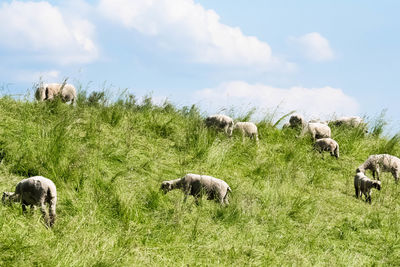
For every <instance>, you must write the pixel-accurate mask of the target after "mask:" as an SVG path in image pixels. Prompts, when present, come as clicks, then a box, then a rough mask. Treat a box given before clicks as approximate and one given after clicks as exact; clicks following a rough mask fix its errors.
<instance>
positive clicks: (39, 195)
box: [2, 176, 57, 226]
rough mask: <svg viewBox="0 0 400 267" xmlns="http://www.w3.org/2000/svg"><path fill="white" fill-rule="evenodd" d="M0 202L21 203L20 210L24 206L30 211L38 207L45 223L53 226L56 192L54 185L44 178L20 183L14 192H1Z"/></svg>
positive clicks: (24, 209) (35, 177) (31, 178)
mask: <svg viewBox="0 0 400 267" xmlns="http://www.w3.org/2000/svg"><path fill="white" fill-rule="evenodd" d="M2 202H3V203H4V204H5V203H7V202H21V205H22V210H23V211H24V212H25V211H26V206H27V205H29V206H30V207H31V209H32V208H33V206H39V207H40V210H41V212H42V215H43V219H44V220H45V223H46V224H47V225H49V226H53V224H54V221H55V218H56V203H57V190H56V186H55V185H54V183H53V182H52V181H51V180H50V179H47V178H45V177H42V176H34V177H30V178H27V179H23V180H22V181H20V182H19V183H18V184H17V186H16V187H15V192H3V197H2ZM46 203H47V204H49V217H50V218H48V217H47V212H46Z"/></svg>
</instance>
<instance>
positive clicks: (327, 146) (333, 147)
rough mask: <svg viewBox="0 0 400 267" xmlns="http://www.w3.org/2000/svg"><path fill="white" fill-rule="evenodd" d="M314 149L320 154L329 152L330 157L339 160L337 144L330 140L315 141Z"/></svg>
mask: <svg viewBox="0 0 400 267" xmlns="http://www.w3.org/2000/svg"><path fill="white" fill-rule="evenodd" d="M314 148H315V149H316V150H317V151H319V153H321V154H322V152H323V151H329V152H330V153H331V156H335V157H336V158H339V144H338V143H337V142H336V141H335V140H333V139H332V138H321V139H317V141H315V143H314ZM322 155H323V154H322Z"/></svg>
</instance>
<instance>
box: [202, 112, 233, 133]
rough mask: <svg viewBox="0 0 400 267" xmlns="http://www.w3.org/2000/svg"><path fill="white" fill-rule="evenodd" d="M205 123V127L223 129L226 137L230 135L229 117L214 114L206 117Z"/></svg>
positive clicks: (230, 122) (230, 121)
mask: <svg viewBox="0 0 400 267" xmlns="http://www.w3.org/2000/svg"><path fill="white" fill-rule="evenodd" d="M205 123H206V126H207V127H216V128H219V129H223V130H224V132H225V133H226V134H228V136H231V135H232V131H233V119H232V118H231V117H228V116H226V115H222V114H215V115H211V116H209V117H207V118H206V120H205Z"/></svg>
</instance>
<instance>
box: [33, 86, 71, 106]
mask: <svg viewBox="0 0 400 267" xmlns="http://www.w3.org/2000/svg"><path fill="white" fill-rule="evenodd" d="M56 96H60V97H61V100H62V101H63V102H71V103H74V101H75V100H76V89H75V87H74V86H73V85H72V84H69V83H65V82H64V83H61V84H60V83H49V84H47V83H45V84H41V85H40V86H39V87H38V88H37V89H36V93H35V97H36V99H37V100H38V101H45V100H52V99H54V98H55V97H56Z"/></svg>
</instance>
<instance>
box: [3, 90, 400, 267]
mask: <svg viewBox="0 0 400 267" xmlns="http://www.w3.org/2000/svg"><path fill="white" fill-rule="evenodd" d="M0 112H1V114H2V120H1V121H0V158H1V164H0V187H1V188H2V189H3V190H4V191H11V190H13V188H14V186H15V184H16V183H17V182H18V181H19V180H21V179H22V178H25V177H28V176H32V175H43V176H46V177H48V178H50V179H52V180H53V181H54V182H55V184H56V186H57V189H58V206H57V215H58V217H57V221H56V224H55V226H54V228H53V229H50V230H47V229H46V228H45V227H44V226H43V222H42V219H41V216H40V212H38V211H35V212H32V213H27V214H23V213H22V211H21V208H20V207H19V206H18V205H12V206H0V230H1V235H0V252H1V253H0V266H9V265H13V266H30V265H40V266H88V265H90V266H110V265H113V266H127V265H128V266H136V265H138V266H143V265H146V266H147V265H156V266H159V265H168V266H177V265H178V266H181V265H229V266H230V265H235V266H241V265H261V266H263V265H264V266H265V265H306V266H307V265H308V266H311V265H312V266H314V265H346V266H355V265H399V264H400V253H399V251H400V250H399V247H398V244H399V229H400V227H399V226H398V218H399V215H400V205H399V204H398V203H399V201H398V199H397V196H398V192H399V189H398V186H396V184H395V183H394V181H393V178H392V177H391V175H390V174H384V175H383V177H382V182H383V185H382V190H381V191H380V192H374V195H373V196H372V205H368V204H366V203H365V202H363V201H360V200H359V199H356V198H355V197H354V188H353V184H352V183H353V176H354V171H355V169H356V167H357V166H358V165H359V164H361V163H362V162H363V160H365V159H366V158H367V156H368V155H369V154H373V153H377V152H379V153H380V152H382V153H383V152H385V153H392V154H395V155H399V153H400V150H399V148H400V147H399V142H398V141H399V140H398V136H395V137H393V138H392V139H390V138H384V137H378V136H377V132H375V133H374V131H372V134H365V133H364V132H363V131H360V130H359V129H345V128H333V129H332V130H333V136H334V138H335V139H336V140H337V141H338V142H339V144H340V149H341V158H340V159H339V160H336V159H335V158H333V157H328V155H326V156H325V159H324V160H323V159H322V158H321V156H320V155H319V154H318V153H316V152H315V151H313V150H312V146H311V140H310V139H308V138H302V139H299V138H297V137H296V136H297V135H298V133H297V132H296V131H295V130H293V129H287V130H279V129H277V128H276V127H274V125H273V123H272V122H271V121H270V120H264V121H262V122H260V123H259V124H258V126H259V131H260V142H259V144H258V145H257V144H256V143H255V142H253V141H252V140H250V139H249V140H247V139H246V140H245V141H244V142H243V141H242V138H241V136H240V135H234V136H233V137H232V138H227V137H226V136H225V135H224V134H223V133H222V132H216V131H213V130H210V129H207V128H205V127H204V124H203V122H202V121H203V117H202V116H201V113H200V110H199V109H198V108H197V107H196V106H192V107H183V108H180V109H178V108H177V107H175V106H173V105H172V104H171V103H168V102H166V103H164V105H161V106H155V105H153V104H152V101H151V97H147V98H145V100H144V101H143V102H138V101H137V100H136V98H135V97H134V96H132V95H130V96H129V95H128V96H126V97H121V98H120V99H119V100H117V101H115V102H110V101H107V98H106V97H105V96H104V94H101V93H95V94H91V95H90V96H86V93H84V92H81V93H80V94H79V97H78V101H77V105H76V106H69V105H65V104H63V103H61V102H60V101H53V102H46V103H37V102H27V101H16V100H14V99H12V98H9V97H3V98H0ZM248 115H249V116H250V115H251V114H250V113H249V114H245V116H243V117H240V118H236V119H241V120H248V119H249V117H248ZM378 124H379V125H381V124H382V123H380V122H379V123H378ZM378 124H377V125H378ZM379 125H378V126H379ZM377 131H378V130H377ZM379 135H380V134H379ZM188 172H193V173H200V174H208V175H212V176H215V177H218V178H222V179H224V180H225V181H226V182H228V184H229V185H230V186H231V188H232V191H233V192H232V195H231V199H230V202H231V203H230V205H229V206H227V207H221V206H220V205H218V204H217V203H214V202H211V201H207V200H206V199H203V200H202V201H201V202H200V205H195V204H194V201H193V199H192V198H188V200H187V201H186V202H184V201H183V194H182V192H180V191H171V192H170V193H168V194H167V195H164V194H162V193H161V192H160V190H159V186H160V183H161V181H163V180H166V179H174V178H178V177H182V176H183V175H184V174H186V173H188Z"/></svg>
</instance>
